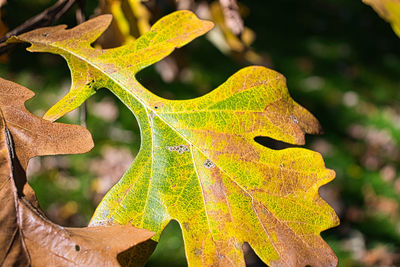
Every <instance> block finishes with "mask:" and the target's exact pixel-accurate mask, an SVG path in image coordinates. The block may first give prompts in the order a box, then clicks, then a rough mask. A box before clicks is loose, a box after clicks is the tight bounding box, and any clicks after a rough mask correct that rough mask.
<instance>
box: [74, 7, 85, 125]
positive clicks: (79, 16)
mask: <svg viewBox="0 0 400 267" xmlns="http://www.w3.org/2000/svg"><path fill="white" fill-rule="evenodd" d="M77 3H78V8H77V9H76V13H75V17H76V22H77V23H78V24H81V23H83V22H85V20H86V12H85V6H86V1H85V0H77ZM79 121H80V124H81V126H83V127H87V123H86V122H87V102H86V101H85V102H83V103H82V105H81V106H80V107H79Z"/></svg>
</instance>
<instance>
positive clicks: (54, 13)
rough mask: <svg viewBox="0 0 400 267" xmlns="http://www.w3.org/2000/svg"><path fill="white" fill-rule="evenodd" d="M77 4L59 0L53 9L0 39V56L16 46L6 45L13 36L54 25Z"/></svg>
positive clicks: (67, 0)
mask: <svg viewBox="0 0 400 267" xmlns="http://www.w3.org/2000/svg"><path fill="white" fill-rule="evenodd" d="M75 2H76V0H58V1H57V2H56V3H55V4H54V5H52V6H51V7H49V8H47V9H45V10H43V11H42V12H41V13H39V14H38V15H36V16H34V17H32V18H30V19H28V20H27V21H25V22H24V23H23V24H21V25H19V26H18V27H16V28H15V29H13V30H11V31H10V32H8V33H6V34H5V35H4V36H3V37H1V38H0V54H4V53H5V52H7V51H8V50H9V49H10V48H11V47H13V46H14V44H6V43H5V41H7V39H8V38H10V37H11V36H13V35H19V34H22V33H24V32H28V31H31V30H33V29H37V28H40V27H43V26H48V25H50V24H52V23H53V22H55V21H57V20H59V19H60V18H61V17H62V16H63V15H64V14H65V13H66V12H67V11H68V10H69V9H70V8H71V7H72V6H73V5H74V4H75Z"/></svg>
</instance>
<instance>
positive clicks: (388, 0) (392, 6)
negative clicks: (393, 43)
mask: <svg viewBox="0 0 400 267" xmlns="http://www.w3.org/2000/svg"><path fill="white" fill-rule="evenodd" d="M362 1H363V2H364V3H365V4H367V5H370V6H372V8H373V9H374V10H375V11H376V13H378V14H379V16H381V17H382V18H383V19H384V20H386V21H387V22H389V23H390V24H391V25H392V28H393V31H394V32H395V33H396V34H397V36H399V37H400V0H362Z"/></svg>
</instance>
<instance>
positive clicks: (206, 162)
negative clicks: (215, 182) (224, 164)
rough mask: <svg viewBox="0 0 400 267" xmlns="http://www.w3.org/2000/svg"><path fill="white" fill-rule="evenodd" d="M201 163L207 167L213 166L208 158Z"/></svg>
mask: <svg viewBox="0 0 400 267" xmlns="http://www.w3.org/2000/svg"><path fill="white" fill-rule="evenodd" d="M203 165H204V167H206V168H207V169H210V168H215V164H214V162H212V161H211V160H209V159H206V161H205V162H204V164H203Z"/></svg>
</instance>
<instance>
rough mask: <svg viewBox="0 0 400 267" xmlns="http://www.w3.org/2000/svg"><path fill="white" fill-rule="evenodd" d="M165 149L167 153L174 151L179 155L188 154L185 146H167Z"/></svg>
mask: <svg viewBox="0 0 400 267" xmlns="http://www.w3.org/2000/svg"><path fill="white" fill-rule="evenodd" d="M167 149H168V150H169V151H175V152H178V153H179V154H182V153H185V152H189V148H188V147H187V146H185V145H179V146H167Z"/></svg>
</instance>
